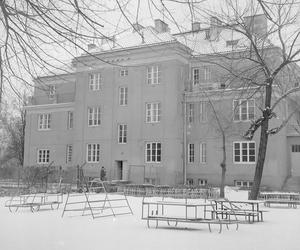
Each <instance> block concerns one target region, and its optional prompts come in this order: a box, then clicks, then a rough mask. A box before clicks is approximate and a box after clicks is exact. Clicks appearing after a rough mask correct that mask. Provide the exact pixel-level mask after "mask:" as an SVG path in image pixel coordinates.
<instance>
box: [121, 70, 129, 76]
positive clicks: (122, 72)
mask: <svg viewBox="0 0 300 250" xmlns="http://www.w3.org/2000/svg"><path fill="white" fill-rule="evenodd" d="M120 76H128V69H120Z"/></svg>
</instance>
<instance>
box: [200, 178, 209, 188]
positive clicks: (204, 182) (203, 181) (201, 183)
mask: <svg viewBox="0 0 300 250" xmlns="http://www.w3.org/2000/svg"><path fill="white" fill-rule="evenodd" d="M198 186H202V187H204V186H207V180H206V179H198Z"/></svg>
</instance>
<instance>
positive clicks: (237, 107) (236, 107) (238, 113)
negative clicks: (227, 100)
mask: <svg viewBox="0 0 300 250" xmlns="http://www.w3.org/2000/svg"><path fill="white" fill-rule="evenodd" d="M250 102H253V105H250ZM244 105H245V106H244ZM232 106H233V120H234V121H251V120H253V119H254V117H255V99H234V100H233V102H232ZM244 109H246V110H245V111H246V112H243V111H244ZM251 109H253V113H252V112H251ZM244 115H246V117H245V118H243V116H244Z"/></svg>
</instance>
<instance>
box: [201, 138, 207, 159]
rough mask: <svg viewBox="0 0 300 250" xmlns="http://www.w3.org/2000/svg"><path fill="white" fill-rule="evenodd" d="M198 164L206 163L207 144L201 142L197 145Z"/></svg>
mask: <svg viewBox="0 0 300 250" xmlns="http://www.w3.org/2000/svg"><path fill="white" fill-rule="evenodd" d="M199 156H200V157H199V163H200V164H205V163H206V162H207V144H206V142H201V143H200V144H199Z"/></svg>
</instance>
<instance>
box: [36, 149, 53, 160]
mask: <svg viewBox="0 0 300 250" xmlns="http://www.w3.org/2000/svg"><path fill="white" fill-rule="evenodd" d="M40 156H41V157H40ZM49 162H50V149H45V148H41V149H38V150H37V164H47V163H49Z"/></svg>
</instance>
